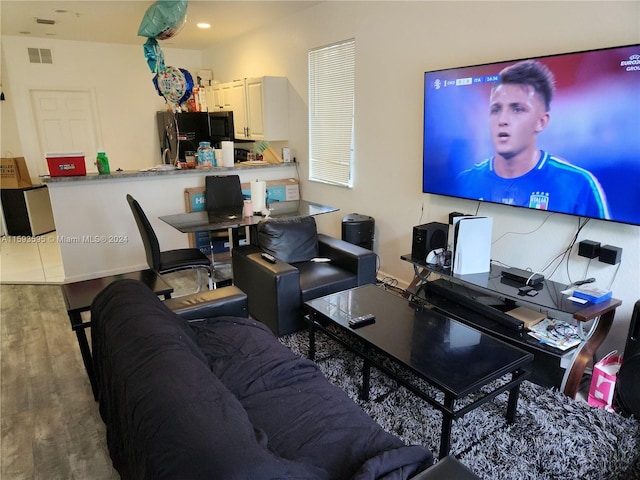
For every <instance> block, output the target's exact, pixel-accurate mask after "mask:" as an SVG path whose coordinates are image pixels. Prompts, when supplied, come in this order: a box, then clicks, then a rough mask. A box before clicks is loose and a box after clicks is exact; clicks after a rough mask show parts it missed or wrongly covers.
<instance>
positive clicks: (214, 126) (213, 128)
mask: <svg viewBox="0 0 640 480" xmlns="http://www.w3.org/2000/svg"><path fill="white" fill-rule="evenodd" d="M209 131H210V132H211V143H212V144H218V143H220V142H222V141H223V140H231V141H234V136H233V112H209Z"/></svg>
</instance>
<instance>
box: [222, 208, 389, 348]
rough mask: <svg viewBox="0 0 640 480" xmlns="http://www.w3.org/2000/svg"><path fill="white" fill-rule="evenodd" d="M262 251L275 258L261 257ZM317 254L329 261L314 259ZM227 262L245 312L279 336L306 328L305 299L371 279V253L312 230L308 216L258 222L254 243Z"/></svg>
mask: <svg viewBox="0 0 640 480" xmlns="http://www.w3.org/2000/svg"><path fill="white" fill-rule="evenodd" d="M263 252H267V253H270V254H271V255H273V256H274V257H275V258H276V262H275V263H269V262H268V261H266V260H265V259H263V258H262V256H261V254H262V253H263ZM318 258H328V259H330V261H329V262H317V261H313V259H318ZM231 261H232V266H233V279H234V284H235V285H236V286H237V287H238V288H240V289H241V290H242V291H244V292H245V293H246V294H247V298H248V307H249V314H250V315H251V317H253V318H255V319H256V320H258V321H260V322H262V323H264V324H266V325H267V326H268V327H269V328H270V329H271V330H272V331H273V332H274V333H275V334H276V335H278V336H282V335H286V334H289V333H293V332H296V331H298V330H301V329H302V328H304V327H305V323H304V319H303V311H302V305H303V303H304V302H306V301H308V300H312V299H314V298H318V297H321V296H324V295H329V294H331V293H335V292H339V291H341V290H346V289H349V288H353V287H357V286H360V285H364V284H367V283H374V282H375V280H376V264H377V256H376V254H375V253H374V252H372V251H371V250H367V249H365V248H362V247H359V246H357V245H353V244H351V243H348V242H345V241H343V240H340V239H337V238H333V237H330V236H328V235H324V234H321V233H317V229H316V223H315V220H314V219H313V217H295V218H283V219H280V218H277V219H275V218H274V219H268V220H264V221H262V222H260V223H259V224H258V226H257V245H246V246H240V247H236V248H234V249H233V250H232V252H231Z"/></svg>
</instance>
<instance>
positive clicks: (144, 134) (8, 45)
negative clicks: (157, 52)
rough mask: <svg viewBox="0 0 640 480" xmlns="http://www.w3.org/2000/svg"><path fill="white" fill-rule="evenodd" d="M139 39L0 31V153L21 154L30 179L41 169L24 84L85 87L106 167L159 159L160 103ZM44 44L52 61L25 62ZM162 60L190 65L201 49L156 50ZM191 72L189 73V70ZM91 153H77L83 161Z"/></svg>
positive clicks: (197, 64)
mask: <svg viewBox="0 0 640 480" xmlns="http://www.w3.org/2000/svg"><path fill="white" fill-rule="evenodd" d="M142 40H143V39H142V38H141V42H140V45H139V46H131V45H115V44H104V43H88V42H71V41H64V40H50V39H33V38H29V37H12V36H3V37H2V62H3V66H4V68H3V72H2V88H3V91H4V94H5V98H6V99H7V100H6V101H5V102H2V103H3V105H2V130H1V138H2V142H1V143H0V151H1V152H2V155H3V156H5V155H7V154H12V155H13V156H24V157H25V159H26V161H27V165H28V167H29V173H30V174H31V177H32V181H34V182H36V181H37V180H38V178H37V177H38V175H43V174H48V171H47V166H46V162H45V159H44V153H45V152H42V151H41V149H40V146H39V143H38V133H37V128H36V125H35V123H34V117H33V113H32V107H31V101H30V94H29V92H30V90H35V89H61V90H73V89H77V90H89V91H91V92H93V95H94V97H95V100H96V109H97V115H98V130H99V131H98V136H99V138H98V143H99V144H100V145H101V146H103V147H104V149H105V150H106V152H107V154H108V156H109V163H110V166H111V168H112V169H113V170H115V169H117V168H122V169H123V170H137V169H140V168H144V167H150V166H153V165H155V164H158V163H160V162H161V159H160V150H159V148H160V146H159V140H158V131H157V127H156V123H155V112H156V111H157V110H164V109H165V108H166V105H165V102H164V99H163V98H162V97H160V96H159V95H158V93H157V92H156V89H155V87H154V85H153V83H152V79H153V74H152V73H151V72H150V70H149V67H148V66H147V63H146V60H145V57H144V52H143V46H142V45H143V43H144V42H143V41H142ZM32 47H33V48H49V49H51V52H52V57H53V64H32V63H29V57H28V54H27V48H32ZM163 51H164V55H165V61H166V64H167V65H171V66H177V67H180V68H186V69H187V70H189V71H190V72H197V71H198V70H199V69H201V68H202V65H201V53H200V52H198V51H192V50H177V49H167V48H165V49H163ZM194 78H195V77H194ZM95 155H96V152H85V156H86V159H87V163H89V162H93V160H94V158H93V157H94V156H95Z"/></svg>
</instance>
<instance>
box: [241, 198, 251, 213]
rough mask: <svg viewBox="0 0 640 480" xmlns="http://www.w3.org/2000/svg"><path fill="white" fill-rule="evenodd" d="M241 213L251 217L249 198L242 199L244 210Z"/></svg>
mask: <svg viewBox="0 0 640 480" xmlns="http://www.w3.org/2000/svg"><path fill="white" fill-rule="evenodd" d="M242 213H243V215H244V216H245V217H253V202H251V200H245V201H244V210H243V212H242Z"/></svg>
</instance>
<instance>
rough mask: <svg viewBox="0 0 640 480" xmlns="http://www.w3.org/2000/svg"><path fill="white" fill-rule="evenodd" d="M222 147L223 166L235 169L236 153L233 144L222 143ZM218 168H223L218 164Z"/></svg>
mask: <svg viewBox="0 0 640 480" xmlns="http://www.w3.org/2000/svg"><path fill="white" fill-rule="evenodd" d="M220 143H221V147H222V166H223V167H233V160H234V156H235V154H234V152H233V142H229V141H227V140H225V141H223V142H220ZM218 166H221V165H220V164H219V163H218Z"/></svg>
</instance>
